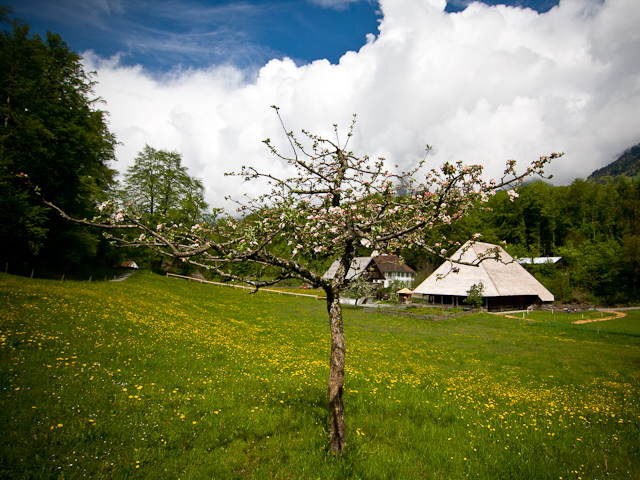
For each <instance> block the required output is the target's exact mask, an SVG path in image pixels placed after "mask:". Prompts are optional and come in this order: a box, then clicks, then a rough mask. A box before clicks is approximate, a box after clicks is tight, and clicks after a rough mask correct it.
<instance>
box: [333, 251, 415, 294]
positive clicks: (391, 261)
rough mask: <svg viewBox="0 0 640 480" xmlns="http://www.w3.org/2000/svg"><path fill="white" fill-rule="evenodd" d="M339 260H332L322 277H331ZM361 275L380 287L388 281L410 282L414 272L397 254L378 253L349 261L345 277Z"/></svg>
mask: <svg viewBox="0 0 640 480" xmlns="http://www.w3.org/2000/svg"><path fill="white" fill-rule="evenodd" d="M339 264H340V262H339V260H336V261H334V262H333V263H332V264H331V266H330V267H329V270H327V271H326V273H325V274H324V275H323V276H322V278H327V279H331V278H333V277H334V276H335V274H336V272H337V271H338V265H339ZM361 276H362V277H363V278H365V279H367V280H369V281H370V282H372V283H375V284H378V285H380V287H384V288H386V287H388V286H389V283H390V282H393V281H401V282H406V283H411V282H413V281H414V280H415V278H416V272H415V270H413V269H412V268H411V267H409V266H407V265H406V264H405V263H404V262H403V261H402V259H401V258H400V257H398V256H397V255H379V256H377V257H356V258H354V259H353V261H352V262H351V267H350V268H349V271H348V272H347V279H348V280H352V279H355V278H358V277H361Z"/></svg>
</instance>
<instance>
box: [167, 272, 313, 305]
mask: <svg viewBox="0 0 640 480" xmlns="http://www.w3.org/2000/svg"><path fill="white" fill-rule="evenodd" d="M167 277H176V278H184V279H186V280H189V281H190V282H198V283H206V284H209V285H218V286H220V287H233V288H243V289H248V290H255V288H254V287H245V286H244V285H233V284H230V283H220V282H210V281H209V280H202V279H200V278H193V277H185V276H184V275H176V274H175V273H167ZM258 291H260V292H271V293H277V294H278V295H294V296H297V297H309V298H313V299H315V300H318V298H320V297H319V296H318V295H309V294H308V293H294V292H283V291H281V290H273V289H270V288H261V289H260V290H258Z"/></svg>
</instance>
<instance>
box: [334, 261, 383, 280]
mask: <svg viewBox="0 0 640 480" xmlns="http://www.w3.org/2000/svg"><path fill="white" fill-rule="evenodd" d="M371 260H373V257H356V258H354V259H353V260H352V261H351V266H350V267H349V271H348V272H347V280H351V279H352V278H358V277H359V276H360V275H362V274H363V273H365V272H366V271H367V267H368V266H369V264H370V263H371ZM339 265H340V260H335V261H334V262H333V263H332V264H331V266H330V267H329V270H327V271H326V272H325V274H324V275H323V276H322V278H326V279H329V280H330V279H332V278H333V277H334V276H335V275H336V272H337V271H338V266H339Z"/></svg>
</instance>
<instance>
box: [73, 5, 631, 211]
mask: <svg viewBox="0 0 640 480" xmlns="http://www.w3.org/2000/svg"><path fill="white" fill-rule="evenodd" d="M445 6H446V2H445V0H423V1H421V2H416V1H415V0H381V1H380V9H381V11H382V13H383V19H382V21H381V22H380V27H379V30H380V31H379V35H378V36H377V37H375V38H374V37H373V36H369V38H367V39H366V43H365V42H363V43H364V45H363V46H362V48H361V49H360V50H359V51H358V52H347V53H345V54H344V56H342V58H341V59H340V62H339V63H338V64H337V65H335V64H330V63H329V62H328V61H326V60H318V61H315V62H313V63H310V64H307V65H302V66H296V64H295V63H294V62H293V61H292V60H289V59H286V58H285V59H284V60H275V59H274V60H271V61H269V62H268V63H267V64H266V65H264V66H263V67H262V68H260V69H259V70H258V71H257V73H255V72H253V73H252V74H249V75H248V74H247V72H246V71H242V70H240V69H238V68H234V67H232V66H212V67H211V68H208V69H202V70H179V69H178V70H174V71H172V72H171V73H170V74H167V75H165V76H163V77H161V78H158V77H154V76H152V75H151V74H149V73H148V72H145V71H144V70H143V69H142V68H141V67H126V66H122V65H120V64H119V61H118V58H117V57H114V58H111V59H102V58H99V57H97V56H96V55H94V54H92V53H91V52H85V54H84V56H85V59H84V62H85V65H86V67H87V69H91V70H96V71H97V72H98V78H97V80H98V84H97V85H96V93H97V94H98V95H99V96H101V97H102V98H103V99H104V100H105V101H106V102H107V103H106V106H105V109H106V110H107V111H109V112H110V114H111V116H110V122H111V130H112V131H113V132H114V133H115V134H116V135H117V138H118V140H119V141H120V142H122V145H121V146H119V147H118V149H117V157H118V159H119V162H118V163H119V164H118V165H116V168H118V169H119V170H120V171H124V170H125V169H126V167H127V166H128V165H131V164H132V162H133V158H134V157H135V155H136V153H137V152H139V151H140V150H141V149H142V148H143V147H144V145H145V143H147V144H149V145H151V146H152V147H154V148H165V149H171V150H177V151H179V152H181V153H182V154H183V160H184V163H185V164H186V165H187V166H188V167H189V171H190V173H191V174H192V175H196V176H198V177H200V178H202V180H203V181H204V184H205V188H206V199H207V201H208V202H209V203H210V205H212V206H226V207H229V205H228V204H226V203H225V201H224V196H225V195H232V196H234V197H236V198H241V197H242V195H243V194H245V193H246V194H249V195H257V194H258V193H260V192H259V188H258V187H254V186H251V185H247V184H241V183H240V182H239V181H238V179H236V178H229V177H225V176H224V175H223V174H224V172H229V171H237V170H239V168H240V166H241V165H254V166H256V167H259V168H260V169H262V170H264V171H269V172H271V173H274V174H282V175H284V174H285V172H286V168H287V167H286V165H283V164H282V162H279V161H278V160H277V159H276V158H275V157H273V156H272V155H271V154H270V153H269V151H268V149H267V148H266V146H265V145H263V144H262V140H264V139H265V138H271V139H274V140H276V141H278V142H279V145H280V146H281V147H282V149H283V150H286V147H287V144H286V141H285V139H284V138H283V136H282V133H281V131H280V125H279V123H278V119H277V117H276V116H275V114H274V112H273V111H272V110H271V109H270V106H271V105H277V106H279V107H280V108H281V113H282V115H283V118H284V120H285V122H286V124H287V129H289V130H294V131H297V132H299V131H300V129H302V128H304V129H307V130H309V131H311V132H314V133H321V134H330V133H331V132H332V130H333V127H332V125H333V124H334V123H337V124H339V125H340V126H341V127H344V130H343V131H345V133H346V128H347V127H348V126H349V124H350V121H351V116H352V114H354V113H355V114H357V115H358V123H357V126H356V132H355V135H354V137H353V139H352V142H353V143H352V144H351V146H352V148H353V150H354V151H355V152H356V153H357V154H361V155H364V154H368V155H370V156H371V157H378V156H382V157H385V158H387V159H388V160H389V161H390V162H392V163H393V164H399V165H400V167H401V168H403V167H410V166H411V165H412V164H414V163H415V162H416V161H417V160H418V159H419V158H421V157H422V155H423V153H424V147H425V145H426V144H427V143H428V144H430V145H433V146H434V147H435V150H434V151H435V153H434V154H433V155H432V156H431V157H430V160H429V162H430V165H431V166H433V167H436V166H439V165H441V164H442V163H443V162H445V161H456V160H458V159H460V160H463V161H464V162H465V163H473V164H477V163H480V164H482V165H484V166H485V172H486V176H487V177H495V176H498V175H499V174H500V172H501V171H502V169H503V167H504V163H505V161H506V160H507V159H511V158H515V159H517V160H518V163H519V165H520V166H521V168H525V167H526V166H527V165H528V164H529V162H531V161H532V160H535V159H536V158H537V157H538V156H540V155H542V154H548V153H551V152H552V151H565V152H566V156H565V157H563V158H561V159H560V160H559V161H557V162H556V163H555V164H554V165H552V167H551V168H550V170H551V172H550V173H553V174H554V176H555V178H554V182H555V183H558V184H563V183H569V182H571V181H572V180H573V179H574V178H576V177H583V178H584V177H586V176H588V175H589V174H590V173H591V172H592V171H593V170H595V169H596V168H599V167H601V166H603V165H606V164H608V163H610V162H611V161H612V160H613V158H614V157H615V155H616V154H618V153H620V152H621V151H622V150H624V149H626V148H627V147H630V146H632V145H634V144H636V143H638V142H640V128H639V127H638V122H637V112H639V111H640V62H639V61H638V53H637V52H640V28H638V27H639V26H640V3H638V2H637V1H636V0H606V1H604V2H602V1H600V0H562V1H561V2H560V4H559V6H557V7H554V8H552V9H551V10H549V11H548V12H546V13H543V14H538V13H537V12H535V11H533V10H530V9H521V8H514V7H505V6H495V7H490V6H487V5H484V4H480V3H472V4H470V5H469V7H468V8H467V9H466V10H464V11H463V12H459V13H453V14H451V13H446V12H445V11H444V8H445ZM363 40H364V39H363Z"/></svg>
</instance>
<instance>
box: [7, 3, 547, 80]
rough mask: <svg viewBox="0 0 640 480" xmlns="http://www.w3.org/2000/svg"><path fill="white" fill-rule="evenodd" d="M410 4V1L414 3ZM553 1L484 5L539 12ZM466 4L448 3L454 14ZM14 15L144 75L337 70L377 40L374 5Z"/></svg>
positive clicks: (20, 10)
mask: <svg viewBox="0 0 640 480" xmlns="http://www.w3.org/2000/svg"><path fill="white" fill-rule="evenodd" d="M416 1H418V0H416ZM558 2H559V0H507V1H497V0H485V1H484V2H483V3H485V4H488V5H497V4H503V5H509V6H520V7H528V8H531V9H534V10H536V11H538V12H546V11H548V10H549V9H550V8H552V7H554V6H556V5H557V4H558ZM469 3H470V2H469V0H452V1H450V2H448V3H447V6H446V9H445V11H447V12H459V11H462V10H464V9H465V8H467V6H468V4H469ZM14 8H15V10H16V14H17V15H18V16H20V17H22V18H23V19H25V20H26V21H27V22H29V23H30V25H31V28H32V31H33V33H37V34H39V35H41V36H43V37H44V35H45V34H46V32H47V30H50V31H52V32H54V33H59V34H61V35H62V37H63V39H64V40H65V41H66V42H67V43H68V44H69V45H70V47H71V48H72V49H73V50H75V51H80V52H83V51H87V50H92V51H93V52H95V53H96V54H98V55H100V56H103V57H110V56H112V55H115V54H117V53H120V54H121V55H122V63H123V64H129V65H133V64H141V65H144V66H145V67H146V68H147V69H149V70H150V71H156V72H157V71H166V70H170V69H171V68H173V67H175V66H176V65H181V66H182V67H183V68H190V67H191V68H203V67H206V66H208V65H211V64H225V63H230V64H233V65H235V66H238V67H241V68H251V67H256V66H261V65H263V64H264V63H266V62H267V61H268V60H270V59H272V58H283V57H289V58H291V59H293V60H294V61H295V62H296V63H297V64H304V63H309V62H312V61H313V60H318V59H323V58H326V59H328V60H329V61H330V62H331V63H337V62H338V60H339V59H340V57H341V56H342V55H343V54H344V53H345V52H347V51H349V50H355V51H357V50H359V49H360V47H362V46H363V45H364V44H365V40H366V35H367V34H374V35H377V34H378V23H379V20H380V19H381V12H380V10H379V6H378V3H377V2H376V1H373V0H371V1H367V0H363V1H353V0H351V1H349V0H347V1H344V0H315V1H313V0H247V1H236V0H209V1H206V0H188V1H185V0H123V1H117V0H56V1H51V0H46V1H43V0H20V1H19V2H16V4H15V5H14Z"/></svg>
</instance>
